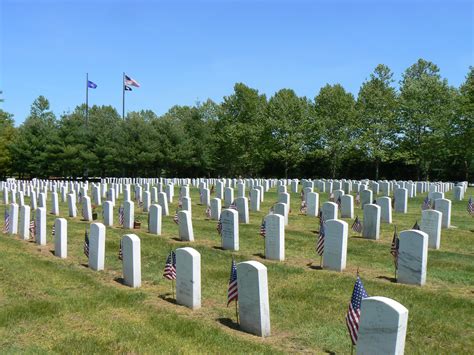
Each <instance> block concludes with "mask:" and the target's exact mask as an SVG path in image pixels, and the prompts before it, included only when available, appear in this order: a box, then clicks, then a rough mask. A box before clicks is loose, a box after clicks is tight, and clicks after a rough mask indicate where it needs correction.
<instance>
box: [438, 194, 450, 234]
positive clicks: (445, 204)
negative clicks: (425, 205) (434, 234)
mask: <svg viewBox="0 0 474 355" xmlns="http://www.w3.org/2000/svg"><path fill="white" fill-rule="evenodd" d="M435 210H436V211H440V212H441V213H442V214H443V216H442V218H441V227H442V228H449V227H451V201H450V200H448V199H445V198H439V199H437V200H435Z"/></svg>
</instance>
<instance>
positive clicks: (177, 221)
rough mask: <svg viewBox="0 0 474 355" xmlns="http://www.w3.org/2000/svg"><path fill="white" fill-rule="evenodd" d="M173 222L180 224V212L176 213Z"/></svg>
mask: <svg viewBox="0 0 474 355" xmlns="http://www.w3.org/2000/svg"><path fill="white" fill-rule="evenodd" d="M173 222H174V223H176V224H179V218H178V211H176V213H175V214H174V216H173Z"/></svg>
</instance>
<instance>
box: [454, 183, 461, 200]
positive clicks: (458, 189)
mask: <svg viewBox="0 0 474 355" xmlns="http://www.w3.org/2000/svg"><path fill="white" fill-rule="evenodd" d="M453 193H454V201H462V200H463V199H464V189H463V187H462V186H455V187H454V191H453Z"/></svg>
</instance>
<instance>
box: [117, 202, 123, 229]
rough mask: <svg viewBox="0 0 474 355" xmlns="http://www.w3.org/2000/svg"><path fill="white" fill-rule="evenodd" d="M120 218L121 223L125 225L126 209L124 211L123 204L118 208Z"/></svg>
mask: <svg viewBox="0 0 474 355" xmlns="http://www.w3.org/2000/svg"><path fill="white" fill-rule="evenodd" d="M118 217H119V218H118V220H119V225H120V226H121V227H123V221H124V211H123V206H120V207H119V210H118Z"/></svg>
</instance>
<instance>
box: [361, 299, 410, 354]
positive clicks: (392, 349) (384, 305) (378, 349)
mask: <svg viewBox="0 0 474 355" xmlns="http://www.w3.org/2000/svg"><path fill="white" fill-rule="evenodd" d="M407 323H408V309H406V308H405V307H404V306H402V305H401V304H400V303H398V302H396V301H394V300H392V299H390V298H386V297H367V298H364V299H362V304H361V316H360V323H359V334H358V339H357V354H360V355H364V354H393V355H403V354H404V351H405V337H406V332H407Z"/></svg>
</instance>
